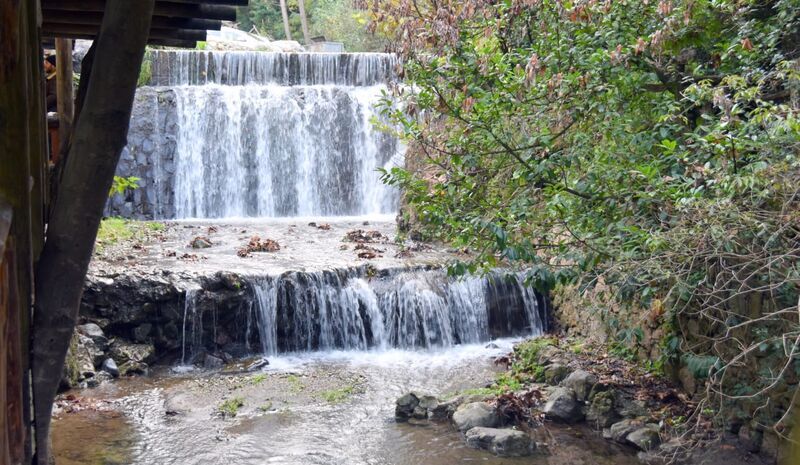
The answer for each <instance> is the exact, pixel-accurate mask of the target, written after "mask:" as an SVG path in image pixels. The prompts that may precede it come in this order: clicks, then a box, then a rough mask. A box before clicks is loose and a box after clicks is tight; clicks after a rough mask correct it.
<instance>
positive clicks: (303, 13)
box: [297, 0, 311, 45]
mask: <svg viewBox="0 0 800 465" xmlns="http://www.w3.org/2000/svg"><path fill="white" fill-rule="evenodd" d="M297 5H298V6H299V7H300V24H301V25H302V26H303V40H304V41H305V43H306V45H308V44H310V43H311V37H309V34H308V18H306V5H305V1H304V0H297Z"/></svg>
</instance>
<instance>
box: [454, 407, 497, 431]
mask: <svg viewBox="0 0 800 465" xmlns="http://www.w3.org/2000/svg"><path fill="white" fill-rule="evenodd" d="M453 423H454V424H455V425H456V428H458V430H459V431H461V432H465V431H468V430H470V429H472V428H475V427H476V426H485V427H489V428H494V427H497V426H501V420H500V416H499V415H498V414H497V411H496V410H495V409H494V408H493V407H492V406H490V405H489V404H487V403H485V402H472V403H469V404H464V405H462V406H461V407H459V408H458V410H456V411H455V413H453Z"/></svg>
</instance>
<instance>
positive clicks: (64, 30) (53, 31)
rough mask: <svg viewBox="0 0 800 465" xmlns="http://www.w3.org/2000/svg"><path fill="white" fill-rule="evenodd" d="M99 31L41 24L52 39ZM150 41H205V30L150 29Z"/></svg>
mask: <svg viewBox="0 0 800 465" xmlns="http://www.w3.org/2000/svg"><path fill="white" fill-rule="evenodd" d="M98 31H99V26H87V25H83V24H59V23H42V34H43V35H45V36H52V37H69V38H79V37H94V36H96V35H97V33H98ZM149 38H150V39H178V40H194V41H197V40H206V31H205V29H202V30H200V29H166V28H151V29H150V35H149Z"/></svg>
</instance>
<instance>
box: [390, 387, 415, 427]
mask: <svg viewBox="0 0 800 465" xmlns="http://www.w3.org/2000/svg"><path fill="white" fill-rule="evenodd" d="M418 405H419V397H417V395H416V394H414V393H413V392H408V393H406V394H403V395H402V396H400V398H399V399H397V401H396V402H395V407H394V418H395V420H397V421H408V419H409V418H412V417H413V416H414V409H416V408H417V406H418Z"/></svg>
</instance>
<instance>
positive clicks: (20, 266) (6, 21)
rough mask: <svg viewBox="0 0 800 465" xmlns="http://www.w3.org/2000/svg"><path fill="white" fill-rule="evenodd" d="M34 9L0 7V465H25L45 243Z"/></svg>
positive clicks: (25, 0)
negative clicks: (36, 271) (36, 270)
mask: <svg viewBox="0 0 800 465" xmlns="http://www.w3.org/2000/svg"><path fill="white" fill-rule="evenodd" d="M37 14H38V2H37V1H35V0H18V1H13V2H0V167H2V168H1V169H0V314H2V317H1V318H0V320H1V322H0V323H1V324H0V359H2V360H0V365H2V369H0V370H2V371H3V376H2V377H3V380H4V381H3V382H1V383H0V397H2V399H3V401H2V402H0V405H3V409H2V410H0V436H2V437H0V463H3V464H6V463H8V464H12V465H21V464H23V463H25V464H29V463H30V458H31V428H30V425H31V417H30V413H31V404H30V397H29V396H28V393H29V392H30V385H29V384H28V380H29V379H30V376H29V363H28V361H29V359H28V357H27V354H28V340H29V334H28V327H29V326H28V325H29V319H30V309H31V306H32V292H33V281H34V279H33V263H34V261H35V260H36V258H37V257H38V254H39V252H40V250H41V245H42V241H43V234H44V226H43V223H42V221H43V218H42V214H43V211H44V203H45V201H46V200H45V196H44V195H43V192H44V186H43V184H42V183H43V179H44V176H43V173H44V172H45V171H44V170H45V169H46V165H44V162H45V160H46V146H45V143H46V130H45V127H44V95H43V77H42V60H41V52H40V45H39V35H38V27H37Z"/></svg>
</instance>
